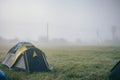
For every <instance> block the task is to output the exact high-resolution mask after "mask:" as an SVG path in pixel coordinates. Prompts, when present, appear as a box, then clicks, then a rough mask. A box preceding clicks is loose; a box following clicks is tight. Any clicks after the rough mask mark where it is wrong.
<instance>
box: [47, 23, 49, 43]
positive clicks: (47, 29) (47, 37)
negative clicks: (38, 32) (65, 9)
mask: <svg viewBox="0 0 120 80" xmlns="http://www.w3.org/2000/svg"><path fill="white" fill-rule="evenodd" d="M48 29H49V28H48V23H47V41H48V40H49V34H48V32H49V30H48Z"/></svg>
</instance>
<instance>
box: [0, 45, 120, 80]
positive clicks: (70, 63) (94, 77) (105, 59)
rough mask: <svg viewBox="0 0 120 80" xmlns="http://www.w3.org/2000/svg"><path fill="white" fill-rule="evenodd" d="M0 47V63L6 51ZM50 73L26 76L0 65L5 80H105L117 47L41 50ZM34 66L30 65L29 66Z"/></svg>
mask: <svg viewBox="0 0 120 80" xmlns="http://www.w3.org/2000/svg"><path fill="white" fill-rule="evenodd" d="M10 48H11V47H10V46H6V47H2V46H1V47H0V61H1V60H2V59H3V57H4V55H5V54H6V53H7V51H8V50H9V49H10ZM41 50H42V51H44V52H45V54H46V56H47V60H48V62H49V63H50V64H51V65H52V66H53V67H54V69H55V71H54V72H35V73H32V74H27V73H25V72H22V71H21V72H18V71H17V72H16V71H13V70H9V69H8V68H6V67H5V66H0V69H1V70H3V71H4V72H5V73H6V75H7V77H8V79H9V80H108V76H109V73H110V70H111V69H112V67H113V66H114V65H115V64H116V62H118V61H119V60H120V47H109V46H107V47H105V46H101V47H100V46H99V47H97V46H88V47H87V46H86V47H85V46H84V47H81V46H65V47H47V48H45V47H44V48H41ZM33 66H34V65H33Z"/></svg>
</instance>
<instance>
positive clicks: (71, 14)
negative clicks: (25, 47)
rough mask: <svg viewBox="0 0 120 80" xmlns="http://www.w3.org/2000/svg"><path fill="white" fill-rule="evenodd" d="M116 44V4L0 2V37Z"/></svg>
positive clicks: (119, 0)
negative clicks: (109, 42)
mask: <svg viewBox="0 0 120 80" xmlns="http://www.w3.org/2000/svg"><path fill="white" fill-rule="evenodd" d="M47 27H48V38H49V39H48V40H49V41H50V40H53V41H54V40H58V39H60V40H62V41H68V42H75V41H77V42H86V43H89V42H107V41H110V40H114V41H115V40H118V41H119V40H120V35H119V34H120V0H0V36H1V37H2V38H5V39H16V38H17V39H19V40H25V41H27V40H41V39H42V40H44V38H46V36H47Z"/></svg>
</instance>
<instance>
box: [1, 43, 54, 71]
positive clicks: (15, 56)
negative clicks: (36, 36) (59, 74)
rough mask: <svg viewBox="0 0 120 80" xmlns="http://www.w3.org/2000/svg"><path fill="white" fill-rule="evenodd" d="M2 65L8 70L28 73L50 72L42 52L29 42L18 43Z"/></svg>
mask: <svg viewBox="0 0 120 80" xmlns="http://www.w3.org/2000/svg"><path fill="white" fill-rule="evenodd" d="M2 64H4V65H6V66H7V67H9V68H10V69H13V70H23V71H26V72H28V73H31V72H39V71H50V70H51V69H52V67H50V65H49V64H48V62H47V60H46V56H45V54H44V52H42V51H41V50H39V49H38V48H36V47H35V46H33V45H32V44H31V43H29V42H20V43H18V44H17V45H15V46H14V47H13V48H11V49H10V50H9V51H8V53H7V54H6V56H5V58H4V59H3V61H2Z"/></svg>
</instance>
